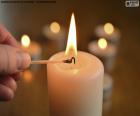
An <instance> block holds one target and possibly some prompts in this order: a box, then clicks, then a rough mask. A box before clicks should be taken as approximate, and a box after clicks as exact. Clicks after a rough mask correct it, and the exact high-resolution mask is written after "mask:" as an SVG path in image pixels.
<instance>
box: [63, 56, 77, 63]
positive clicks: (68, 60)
mask: <svg viewBox="0 0 140 116" xmlns="http://www.w3.org/2000/svg"><path fill="white" fill-rule="evenodd" d="M63 62H64V63H69V64H70V63H72V62H73V63H74V64H75V57H71V58H70V59H67V60H63Z"/></svg>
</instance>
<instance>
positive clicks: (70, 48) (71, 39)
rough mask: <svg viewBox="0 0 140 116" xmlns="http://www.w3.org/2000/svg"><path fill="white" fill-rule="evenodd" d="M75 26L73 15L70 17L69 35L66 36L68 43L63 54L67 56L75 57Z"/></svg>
mask: <svg viewBox="0 0 140 116" xmlns="http://www.w3.org/2000/svg"><path fill="white" fill-rule="evenodd" d="M76 39H77V38H76V24H75V17H74V13H72V16H71V22H70V28H69V34H68V41H67V47H66V51H65V54H66V55H67V56H77V42H76Z"/></svg>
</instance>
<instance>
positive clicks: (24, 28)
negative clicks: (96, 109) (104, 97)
mask: <svg viewBox="0 0 140 116" xmlns="http://www.w3.org/2000/svg"><path fill="white" fill-rule="evenodd" d="M72 12H74V13H75V17H76V25H77V37H78V49H80V50H84V51H86V50H87V45H88V42H89V40H90V37H91V36H92V35H93V32H94V29H95V27H96V26H97V25H99V24H102V23H106V22H112V23H113V24H114V25H115V26H116V27H118V28H119V29H120V31H121V34H122V37H121V42H120V47H119V53H118V56H117V61H116V65H115V69H114V70H113V71H112V72H111V74H112V76H113V79H114V89H113V95H112V99H111V100H110V101H109V102H108V104H107V106H108V107H107V108H104V110H103V115H104V116H124V115H126V116H138V115H140V100H139V99H140V92H139V90H140V81H139V80H140V74H139V73H140V72H139V71H140V7H138V8H126V7H125V0H56V3H44V4H25V3H24V4H6V3H5V4H4V3H0V22H1V23H3V24H4V25H5V26H6V27H7V28H8V29H9V31H10V32H11V33H12V34H13V35H14V36H15V37H16V38H17V39H18V40H20V37H21V35H22V34H24V33H27V34H29V35H30V37H31V38H33V39H34V40H37V41H39V42H40V43H42V42H43V43H44V41H45V40H43V39H42V38H41V31H42V28H43V27H44V25H46V24H49V23H50V22H52V21H58V22H59V23H60V24H62V25H63V26H64V27H65V29H66V32H68V27H69V21H70V15H71V13H72ZM43 45H44V44H43ZM46 45H47V44H46ZM43 50H44V51H43V52H44V53H46V54H49V55H46V54H45V55H46V56H45V58H48V57H49V56H50V55H51V54H53V52H52V53H50V52H49V51H47V48H46V49H43ZM45 50H46V51H47V52H46V51H45ZM52 51H53V50H52ZM32 72H33V75H34V80H33V81H32V82H30V83H26V82H24V81H23V80H21V81H20V82H19V88H18V90H17V93H16V95H15V98H14V100H12V101H11V102H7V103H5V102H0V116H25V115H26V116H44V115H46V116H47V115H48V102H47V85H46V83H47V82H46V68H45V66H41V68H40V69H39V70H38V71H32Z"/></svg>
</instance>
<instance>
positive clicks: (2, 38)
mask: <svg viewBox="0 0 140 116" xmlns="http://www.w3.org/2000/svg"><path fill="white" fill-rule="evenodd" d="M0 43H5V44H9V45H12V46H15V47H18V46H19V45H18V43H17V41H16V39H15V38H14V37H13V36H12V35H11V34H10V33H9V32H8V31H7V29H6V28H4V26H2V25H0Z"/></svg>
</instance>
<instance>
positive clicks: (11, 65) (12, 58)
mask: <svg viewBox="0 0 140 116" xmlns="http://www.w3.org/2000/svg"><path fill="white" fill-rule="evenodd" d="M30 62H31V58H30V56H29V55H28V54H27V53H25V52H23V51H21V50H20V49H18V48H15V47H12V46H9V45H0V74H2V75H3V74H14V73H17V72H20V71H21V70H24V69H26V68H27V67H28V66H29V65H30Z"/></svg>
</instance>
